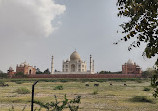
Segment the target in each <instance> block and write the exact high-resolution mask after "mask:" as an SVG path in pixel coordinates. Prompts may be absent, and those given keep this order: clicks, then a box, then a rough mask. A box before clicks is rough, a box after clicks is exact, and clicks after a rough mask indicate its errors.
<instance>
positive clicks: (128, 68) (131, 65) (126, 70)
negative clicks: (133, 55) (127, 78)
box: [122, 59, 142, 74]
mask: <svg viewBox="0 0 158 111" xmlns="http://www.w3.org/2000/svg"><path fill="white" fill-rule="evenodd" d="M141 73H142V71H141V68H140V66H139V65H136V63H135V62H133V61H132V60H130V59H129V60H128V61H127V63H125V64H124V65H122V74H141Z"/></svg>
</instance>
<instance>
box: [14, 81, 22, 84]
mask: <svg viewBox="0 0 158 111" xmlns="http://www.w3.org/2000/svg"><path fill="white" fill-rule="evenodd" d="M15 83H16V84H22V83H23V82H22V81H15Z"/></svg>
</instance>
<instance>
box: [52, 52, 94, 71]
mask: <svg viewBox="0 0 158 111" xmlns="http://www.w3.org/2000/svg"><path fill="white" fill-rule="evenodd" d="M53 59H54V58H53V56H52V62H51V74H94V60H92V56H91V55H90V70H87V63H86V62H85V61H82V59H81V57H80V55H79V54H78V53H77V52H76V51H74V52H73V53H72V54H71V55H70V60H69V59H67V60H65V61H63V64H62V71H61V72H56V71H54V62H53Z"/></svg>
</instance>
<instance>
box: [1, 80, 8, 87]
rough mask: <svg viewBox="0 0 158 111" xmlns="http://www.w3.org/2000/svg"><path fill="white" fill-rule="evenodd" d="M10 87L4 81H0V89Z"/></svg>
mask: <svg viewBox="0 0 158 111" xmlns="http://www.w3.org/2000/svg"><path fill="white" fill-rule="evenodd" d="M6 86H9V85H8V84H6V83H5V82H4V81H0V87H6Z"/></svg>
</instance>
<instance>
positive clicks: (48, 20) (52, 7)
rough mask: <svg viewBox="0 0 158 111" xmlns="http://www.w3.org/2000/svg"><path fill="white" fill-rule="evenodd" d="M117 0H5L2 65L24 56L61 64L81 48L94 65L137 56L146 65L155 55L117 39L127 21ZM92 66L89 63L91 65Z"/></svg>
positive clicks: (0, 20)
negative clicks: (91, 58)
mask: <svg viewBox="0 0 158 111" xmlns="http://www.w3.org/2000/svg"><path fill="white" fill-rule="evenodd" d="M116 1H117V0H0V51H1V53H0V70H2V71H4V72H7V69H8V68H9V67H10V66H11V67H13V69H14V70H15V68H16V65H17V64H20V63H22V62H24V61H26V62H27V63H29V64H30V65H33V66H34V65H35V66H37V67H38V68H40V69H41V70H42V71H43V70H45V69H46V68H49V69H50V63H51V56H52V55H53V56H54V67H55V69H57V70H61V69H62V61H63V60H66V59H68V58H69V56H70V54H71V53H72V52H73V51H74V50H75V49H76V50H77V52H78V53H79V54H80V56H81V59H82V60H84V61H86V62H87V67H89V55H90V54H92V57H93V59H94V60H95V71H96V72H98V71H101V70H107V71H121V65H122V64H124V63H125V62H127V61H128V59H132V60H133V61H134V62H136V63H137V64H138V65H140V66H141V67H142V69H143V70H145V69H146V68H148V67H152V66H153V64H154V60H156V58H153V59H150V60H149V59H147V58H144V57H142V56H141V55H142V53H143V50H144V48H143V47H144V46H145V44H143V45H142V47H141V48H136V49H133V50H132V51H130V52H129V51H128V46H129V43H131V42H132V41H129V42H120V43H119V44H118V45H113V43H114V42H116V41H118V40H119V39H120V38H121V37H122V36H123V35H122V34H121V33H117V30H119V32H120V30H121V29H120V27H119V25H120V24H121V23H122V22H124V21H127V20H128V19H126V18H118V17H117V12H118V11H117V7H116ZM88 69H89V68H88Z"/></svg>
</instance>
